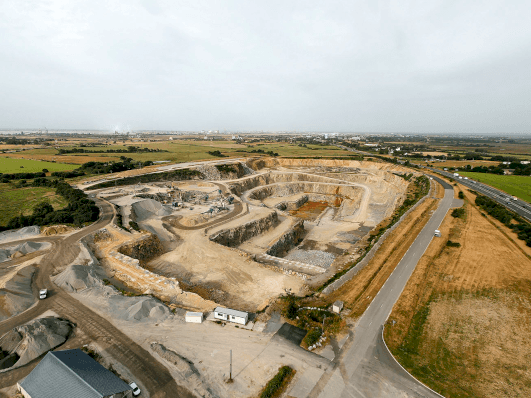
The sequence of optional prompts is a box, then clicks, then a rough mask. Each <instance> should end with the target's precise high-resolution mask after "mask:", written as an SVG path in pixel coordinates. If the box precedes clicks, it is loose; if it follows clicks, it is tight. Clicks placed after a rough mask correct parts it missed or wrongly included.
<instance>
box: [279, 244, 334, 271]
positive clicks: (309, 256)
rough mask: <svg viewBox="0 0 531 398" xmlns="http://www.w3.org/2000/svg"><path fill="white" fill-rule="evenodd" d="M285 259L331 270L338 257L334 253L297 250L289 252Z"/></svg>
mask: <svg viewBox="0 0 531 398" xmlns="http://www.w3.org/2000/svg"><path fill="white" fill-rule="evenodd" d="M284 258H285V259H286V260H291V261H298V262H301V263H305V264H310V265H315V266H317V267H323V268H329V267H330V266H331V265H332V263H333V262H334V260H335V259H336V256H335V255H334V254H332V253H328V252H324V251H321V250H301V249H296V250H292V251H291V252H289V254H288V255H287V256H286V257H284Z"/></svg>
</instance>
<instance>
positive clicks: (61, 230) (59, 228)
mask: <svg viewBox="0 0 531 398" xmlns="http://www.w3.org/2000/svg"><path fill="white" fill-rule="evenodd" d="M73 230H74V228H72V227H69V226H67V225H52V226H50V227H44V228H43V229H42V234H43V235H44V236H51V235H58V234H66V233H68V232H72V231H73Z"/></svg>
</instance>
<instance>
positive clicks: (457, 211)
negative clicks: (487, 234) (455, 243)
mask: <svg viewBox="0 0 531 398" xmlns="http://www.w3.org/2000/svg"><path fill="white" fill-rule="evenodd" d="M464 216H465V209H464V208H463V207H459V208H457V209H453V210H452V217H455V218H463V217H464Z"/></svg>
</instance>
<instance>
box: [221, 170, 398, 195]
mask: <svg viewBox="0 0 531 398" xmlns="http://www.w3.org/2000/svg"><path fill="white" fill-rule="evenodd" d="M395 177H396V176H395ZM397 178H398V177H397ZM299 181H300V182H304V181H308V182H322V183H332V184H333V183H335V184H338V183H339V184H341V183H342V179H338V178H337V177H336V178H334V177H325V176H320V175H316V174H307V173H293V172H284V173H280V172H272V173H262V174H255V175H251V176H248V177H245V178H242V179H240V180H238V181H233V182H231V183H228V184H227V185H228V187H229V189H230V190H231V192H232V193H234V194H236V195H241V194H242V193H243V192H245V191H248V190H250V189H253V188H256V187H261V186H264V185H270V184H274V183H279V182H299Z"/></svg>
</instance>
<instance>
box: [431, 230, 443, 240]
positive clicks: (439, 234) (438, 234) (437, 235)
mask: <svg viewBox="0 0 531 398" xmlns="http://www.w3.org/2000/svg"><path fill="white" fill-rule="evenodd" d="M433 235H435V236H436V237H438V238H440V237H441V236H442V235H441V231H439V230H438V229H436V230H435V233H434V234H433Z"/></svg>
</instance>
